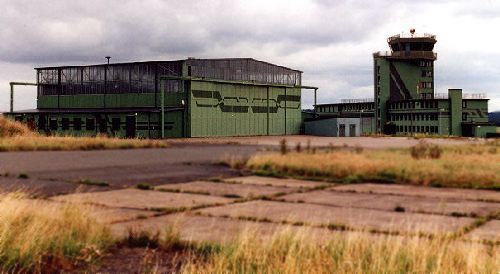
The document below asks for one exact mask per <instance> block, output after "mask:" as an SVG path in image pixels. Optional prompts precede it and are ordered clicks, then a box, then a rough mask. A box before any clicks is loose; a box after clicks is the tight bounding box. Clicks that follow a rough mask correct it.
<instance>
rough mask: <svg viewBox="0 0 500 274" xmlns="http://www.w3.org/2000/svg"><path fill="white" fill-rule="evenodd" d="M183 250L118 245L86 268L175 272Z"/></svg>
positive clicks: (100, 271)
mask: <svg viewBox="0 0 500 274" xmlns="http://www.w3.org/2000/svg"><path fill="white" fill-rule="evenodd" d="M185 256H187V254H185V252H184V251H173V250H163V249H161V248H159V249H150V248H144V247H141V248H130V247H128V246H123V245H118V246H115V247H113V248H111V249H110V250H108V252H107V253H106V254H105V255H104V256H103V257H102V258H101V259H100V260H99V261H98V262H97V263H95V264H93V265H91V266H89V267H88V269H86V271H82V272H89V273H175V272H176V271H178V270H179V268H180V266H181V264H182V262H183V258H186V257H185Z"/></svg>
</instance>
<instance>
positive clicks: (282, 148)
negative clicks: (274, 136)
mask: <svg viewBox="0 0 500 274" xmlns="http://www.w3.org/2000/svg"><path fill="white" fill-rule="evenodd" d="M280 152H281V155H285V154H287V153H288V146H287V144H286V139H285V138H283V139H281V141H280Z"/></svg>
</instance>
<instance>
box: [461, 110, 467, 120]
mask: <svg viewBox="0 0 500 274" xmlns="http://www.w3.org/2000/svg"><path fill="white" fill-rule="evenodd" d="M462 121H467V112H464V113H462Z"/></svg>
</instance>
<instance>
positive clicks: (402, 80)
mask: <svg viewBox="0 0 500 274" xmlns="http://www.w3.org/2000/svg"><path fill="white" fill-rule="evenodd" d="M436 41H437V40H436V36H434V35H430V34H422V35H419V34H415V33H414V31H412V32H411V33H410V34H407V35H406V34H403V35H395V36H391V37H389V38H388V39H387V42H388V44H389V47H390V51H384V52H376V53H374V54H373V64H374V66H373V79H374V96H373V98H374V99H373V101H372V102H367V101H366V100H361V101H356V100H353V102H343V103H340V104H319V105H316V106H315V113H316V117H315V118H314V119H308V120H306V121H305V122H306V123H309V122H311V121H314V120H317V119H325V118H329V117H330V118H358V119H360V120H361V121H362V123H361V124H362V125H365V126H364V127H363V130H362V133H363V134H372V133H373V134H375V133H376V134H388V135H411V134H435V135H454V136H478V137H485V136H489V135H495V134H497V133H496V130H497V128H496V127H495V126H494V125H492V124H490V123H489V122H488V99H486V98H485V96H484V95H482V94H463V93H462V90H460V89H450V90H448V94H436V93H435V92H434V62H435V61H436V60H437V54H436V53H435V52H434V51H433V50H434V44H435V43H436ZM338 124H339V126H338V127H341V126H345V125H342V124H341V123H338ZM306 128H307V127H306Z"/></svg>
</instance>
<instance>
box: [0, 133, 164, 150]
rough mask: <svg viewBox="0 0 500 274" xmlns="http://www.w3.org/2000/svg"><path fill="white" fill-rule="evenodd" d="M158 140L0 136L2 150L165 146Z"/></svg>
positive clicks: (0, 148)
mask: <svg viewBox="0 0 500 274" xmlns="http://www.w3.org/2000/svg"><path fill="white" fill-rule="evenodd" d="M164 147H167V145H166V144H164V143H162V142H160V141H156V140H139V139H116V138H107V137H44V136H34V137H25V136H17V137H8V138H0V151H33V150H40V151H47V150H101V149H132V148H164Z"/></svg>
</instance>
